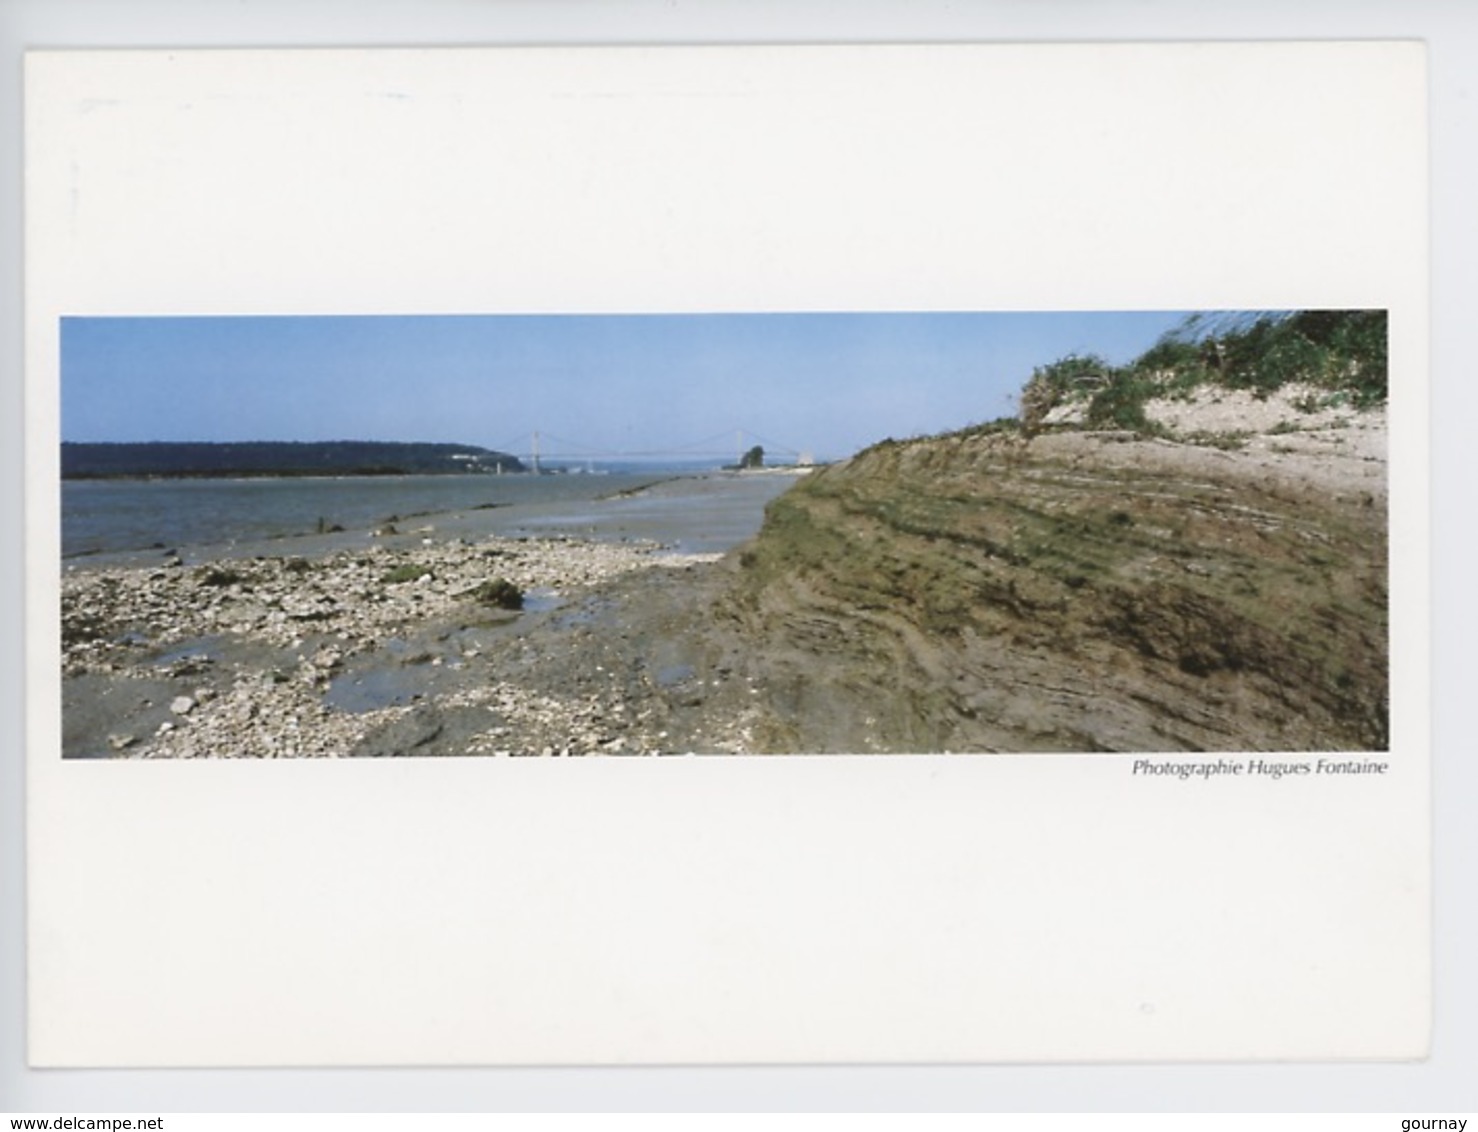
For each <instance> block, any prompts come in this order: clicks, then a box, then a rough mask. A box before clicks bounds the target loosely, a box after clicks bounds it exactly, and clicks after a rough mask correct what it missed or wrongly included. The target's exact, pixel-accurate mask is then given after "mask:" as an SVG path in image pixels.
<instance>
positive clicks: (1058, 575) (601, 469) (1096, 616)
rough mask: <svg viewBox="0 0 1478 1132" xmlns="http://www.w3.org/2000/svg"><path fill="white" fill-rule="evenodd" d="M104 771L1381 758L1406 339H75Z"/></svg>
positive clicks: (1258, 316)
mask: <svg viewBox="0 0 1478 1132" xmlns="http://www.w3.org/2000/svg"><path fill="white" fill-rule="evenodd" d="M60 392H61V437H60V442H61V443H60V470H61V484H60V492H61V516H62V520H61V522H62V529H61V555H62V562H61V609H60V635H61V649H62V721H61V722H62V750H61V755H62V756H63V757H64V758H69V759H159V758H304V757H327V758H337V757H401V756H416V757H423V756H429V757H437V756H442V757H446V756H473V757H524V756H542V757H551V756H594V755H615V756H642V755H689V754H691V755H721V754H738V755H767V754H899V755H903V754H945V753H949V754H993V753H1000V754H1027V753H1037V752H1041V753H1048V752H1063V753H1082V752H1134V753H1140V752H1144V753H1151V752H1155V753H1158V752H1196V751H1209V752H1222V751H1227V752H1229V751H1333V752H1339V751H1384V750H1386V749H1387V747H1388V744H1389V703H1388V700H1389V688H1388V670H1389V651H1390V650H1389V644H1388V602H1387V590H1388V560H1387V554H1388V536H1387V529H1388V527H1387V432H1386V403H1387V317H1386V312H1385V311H1379V310H1376V311H1372V310H1297V311H1149V312H1146V311H1133V312H1123V311H1089V312H1026V313H993V312H982V313H974V312H938V313H786V314H712V315H694V314H673V315H661V314H658V315H486V316H480V315H457V316H424V315H416V316H369V315H366V316H301V317H261V316H252V317H244V316H243V317H179V318H173V317H127V318H123V317H71V318H65V319H63V320H62V323H61V385H60Z"/></svg>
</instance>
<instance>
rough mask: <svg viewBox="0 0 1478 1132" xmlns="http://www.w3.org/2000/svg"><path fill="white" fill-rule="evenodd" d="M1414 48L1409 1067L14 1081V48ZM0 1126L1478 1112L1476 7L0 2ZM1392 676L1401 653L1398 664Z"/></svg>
mask: <svg viewBox="0 0 1478 1132" xmlns="http://www.w3.org/2000/svg"><path fill="white" fill-rule="evenodd" d="M1198 38H1208V39H1310V38H1359V39H1366V38H1419V39H1424V40H1426V41H1427V42H1428V44H1429V48H1430V68H1431V71H1430V73H1431V93H1432V177H1433V191H1432V233H1433V241H1432V269H1433V283H1434V286H1433V296H1432V299H1433V301H1432V308H1431V310H1432V324H1433V355H1432V356H1433V391H1432V408H1433V430H1432V455H1433V461H1434V480H1433V496H1434V508H1435V520H1436V521H1435V523H1434V538H1435V545H1434V549H1433V586H1434V589H1433V600H1434V606H1435V610H1436V613H1435V617H1434V625H1433V648H1434V651H1435V661H1436V665H1435V676H1434V687H1433V698H1434V736H1435V763H1434V778H1435V781H1436V787H1435V795H1436V797H1435V816H1434V830H1435V839H1436V853H1437V856H1436V865H1437V869H1436V890H1437V909H1436V929H1437V932H1436V938H1437V953H1436V978H1437V998H1436V1029H1435V1034H1434V1043H1433V1054H1432V1057H1431V1058H1430V1059H1429V1060H1428V1061H1426V1062H1424V1063H1421V1064H1411V1065H1287V1066H1284V1065H1260V1066H1258V1065H1236V1066H1232V1065H1227V1066H1204V1065H1202V1066H1108V1065H1100V1066H1083V1067H1059V1066H1053V1067H1048V1066H1024V1067H1023V1066H1018V1067H993V1066H980V1067H896V1068H883V1069H879V1068H875V1067H867V1068H857V1067H827V1068H734V1069H661V1068H651V1069H634V1070H615V1069H581V1070H575V1069H558V1070H556V1069H550V1070H527V1069H519V1070H496V1069H479V1070H378V1071H372V1070H270V1071H269V1070H249V1071H248V1070H242V1071H119V1070H109V1071H47V1072H37V1071H31V1070H28V1069H27V1068H26V1064H25V1016H24V1015H25V994H24V989H25V965H24V964H25V954H24V939H25V934H24V882H25V873H24V757H23V755H24V714H25V703H26V700H25V671H24V662H23V648H22V640H21V610H22V604H23V601H24V591H23V565H22V551H21V539H20V536H19V534H18V533H17V532H19V531H21V529H22V518H23V491H22V479H23V472H24V451H23V441H24V429H23V421H22V406H23V397H22V384H23V383H22V371H21V302H22V278H21V247H22V217H21V184H22V166H21V103H20V99H21V80H20V60H21V52H22V51H23V50H24V49H25V48H27V47H123V46H128V47H158V46H247V47H255V46H269V47H270V46H294V45H305V46H315V45H321V46H375V45H403V44H426V45H432V44H463V45H469V44H488V45H495V44H571V43H704V42H727V43H768V42H798V43H828V42H888V41H911V42H920V41H923V42H930V41H950V40H959V41H989V40H1004V41H1030V40H1097V39H1105V40H1186V39H1198ZM0 68H3V73H4V81H3V82H0V154H3V166H0V168H3V174H0V265H3V271H0V320H3V321H0V468H3V473H4V474H3V477H0V523H3V529H5V530H7V531H9V532H11V537H9V538H5V539H3V540H0V617H3V618H4V626H5V629H6V632H5V633H4V634H3V636H0V1110H4V1111H12V1112H41V1113H67V1112H87V1111H93V1112H96V1111H105V1112H106V1111H112V1112H137V1113H150V1112H160V1111H170V1110H173V1111H206V1112H210V1111H228V1112H229V1111H251V1110H275V1111H299V1110H301V1111H311V1110H332V1111H348V1110H400V1111H406V1110H427V1111H435V1110H458V1111H477V1110H491V1111H497V1110H540V1109H553V1110H622V1109H647V1110H683V1109H686V1110H693V1109H698V1110H705V1109H706V1110H745V1109H767V1110H777V1109H779V1110H812V1109H833V1110H835V1109H848V1110H962V1109H966V1110H970V1109H973V1110H985V1111H1013V1110H1015V1111H1023V1110H1025V1111H1030V1110H1052V1111H1063V1110H1069V1111H1070V1110H1084V1111H1112V1110H1167V1111H1173V1110H1181V1111H1217V1110H1227V1111H1238V1110H1249V1111H1250V1110H1315V1111H1332V1110H1339V1111H1391V1112H1403V1113H1409V1114H1412V1115H1416V1114H1419V1113H1440V1112H1443V1111H1461V1110H1466V1111H1472V1110H1473V1109H1475V1108H1478V1084H1475V1081H1474V1074H1473V1073H1472V1066H1473V1065H1475V1064H1478V1022H1475V1015H1478V1009H1475V1007H1478V991H1475V986H1478V981H1475V978H1474V971H1473V967H1472V964H1471V960H1470V959H1469V957H1470V956H1471V955H1473V954H1478V932H1475V922H1478V916H1475V911H1474V902H1473V900H1472V899H1471V894H1472V892H1473V890H1474V880H1475V878H1474V871H1475V870H1474V862H1475V860H1478V852H1475V849H1478V844H1475V843H1478V832H1475V830H1478V823H1475V822H1474V821H1473V800H1474V798H1475V797H1478V790H1475V788H1474V787H1475V776H1478V771H1475V766H1474V759H1473V757H1472V747H1473V744H1472V742H1471V741H1470V739H1469V731H1468V729H1467V728H1466V727H1465V724H1466V720H1465V718H1464V717H1463V716H1462V715H1461V711H1462V709H1463V707H1464V705H1465V701H1466V699H1467V697H1468V694H1469V685H1470V680H1469V677H1470V676H1471V675H1472V664H1471V661H1470V660H1469V653H1468V650H1467V648H1466V639H1467V635H1468V634H1467V631H1468V630H1469V629H1470V628H1471V627H1472V625H1473V611H1474V610H1473V607H1474V594H1473V587H1472V586H1471V583H1470V581H1469V571H1468V570H1467V569H1466V561H1467V560H1468V558H1469V554H1470V552H1471V551H1472V550H1474V549H1475V547H1474V539H1473V536H1472V534H1471V530H1470V528H1468V527H1467V525H1466V524H1465V522H1464V520H1466V519H1467V518H1468V516H1469V515H1471V514H1472V513H1473V508H1472V506H1471V504H1472V498H1473V488H1472V486H1471V485H1472V483H1473V471H1474V469H1473V466H1472V458H1471V455H1470V453H1471V451H1472V446H1471V441H1470V439H1469V438H1468V437H1467V435H1466V429H1465V425H1466V423H1467V422H1469V421H1471V420H1473V419H1475V413H1474V410H1475V408H1478V404H1475V402H1478V385H1475V382H1474V381H1473V378H1472V374H1471V372H1470V369H1471V367H1470V366H1469V365H1467V364H1466V363H1467V361H1468V356H1469V354H1468V349H1467V342H1466V340H1465V339H1466V332H1467V329H1468V326H1469V324H1470V322H1471V315H1470V312H1469V309H1468V308H1469V304H1470V302H1471V298H1472V296H1474V295H1475V294H1478V278H1475V273H1478V246H1475V239H1474V237H1475V223H1478V221H1475V217H1474V213H1473V210H1472V206H1471V202H1472V200H1473V199H1475V195H1478V194H1475V190H1478V179H1475V175H1474V174H1475V160H1474V147H1473V142H1472V139H1474V138H1475V137H1478V104H1475V98H1478V94H1475V87H1478V10H1475V9H1472V8H1470V7H1468V6H1465V5H1462V4H1457V3H1445V2H1441V0H1408V2H1405V3H1400V2H1396V0H1365V2H1359V0H1301V2H1299V3H1294V4H1290V3H1288V2H1287V0H1279V2H1274V0H1250V2H1248V3H1244V4H1240V5H1235V6H1233V5H1224V6H1214V5H1206V4H1202V3H1198V2H1196V0H1161V2H1158V3H1151V2H1148V0H1140V2H1134V0H1104V2H1099V3H1088V2H1076V3H1073V2H1047V3H1038V4H1031V5H1028V4H1025V3H1019V2H1010V0H979V2H976V3H969V4H953V3H948V2H945V0H926V2H914V3H904V2H903V0H873V2H862V3H843V2H842V0H818V2H812V3H797V2H791V3H777V2H765V3H751V4H742V3H738V2H722V3H720V2H710V3H686V2H683V0H670V2H657V0H645V2H639V0H631V2H619V3H596V2H594V0H572V2H568V3H561V4H558V5H537V4H532V3H499V2H487V3H480V4H475V5H474V4H468V3H462V2H457V0H416V2H412V0H378V2H375V3H364V2H363V0H359V2H352V0H295V2H293V0H237V2H231V0H195V2H190V3H184V2H178V0H175V2H170V0H114V2H106V0H90V2H89V0H0ZM1394 660H1395V662H1396V663H1398V664H1399V663H1400V662H1401V658H1400V657H1396V658H1394Z"/></svg>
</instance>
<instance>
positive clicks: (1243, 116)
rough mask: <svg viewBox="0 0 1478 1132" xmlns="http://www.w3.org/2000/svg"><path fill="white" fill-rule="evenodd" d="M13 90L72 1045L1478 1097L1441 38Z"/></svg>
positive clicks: (860, 51)
mask: <svg viewBox="0 0 1478 1132" xmlns="http://www.w3.org/2000/svg"><path fill="white" fill-rule="evenodd" d="M26 72H27V85H26V98H27V151H26V175H27V179H26V206H27V259H26V297H27V313H26V332H27V341H26V370H27V375H26V376H27V412H28V418H27V442H28V452H27V474H28V479H27V503H28V512H27V514H28V520H27V521H28V528H27V547H26V550H27V569H28V608H27V614H28V623H27V657H28V664H29V668H30V679H31V682H32V689H31V692H30V696H29V699H30V711H31V715H30V718H29V720H28V736H29V750H28V791H29V793H28V819H29V830H28V838H29V863H28V869H29V874H28V875H29V894H28V901H29V903H28V931H29V980H30V1013H29V1018H30V1058H31V1062H32V1064H34V1065H37V1066H74V1067H78V1066H329V1065H343V1066H391V1065H407V1066H430V1065H632V1064H669V1065H670V1064H786V1063H791V1064H816V1063H964V1062H974V1063H981V1062H997V1063H1000V1062H1028V1061H1031V1062H1082V1061H1099V1062H1102V1061H1121V1062H1145V1061H1157V1062H1166V1061H1212V1060H1215V1061H1228V1060H1234V1061H1235V1060H1257V1061H1268V1060H1313V1059H1318V1060H1329V1059H1385V1060H1391V1059H1412V1058H1419V1057H1422V1056H1424V1053H1425V1050H1426V1048H1427V1042H1428V1033H1429V1028H1430V1015H1431V985H1430V984H1431V972H1430V958H1429V954H1430V931H1431V924H1430V848H1429V841H1430V820H1429V812H1428V805H1429V802H1428V788H1429V769H1430V767H1429V763H1430V753H1429V735H1428V726H1429V724H1428V718H1427V711H1428V708H1427V695H1428V693H1427V689H1428V684H1429V672H1428V668H1427V664H1428V661H1427V656H1428V648H1427V642H1428V638H1429V608H1428V594H1427V567H1428V549H1427V547H1428V537H1429V532H1428V529H1427V522H1428V520H1427V514H1428V506H1427V501H1428V483H1427V471H1426V463H1425V446H1426V427H1427V422H1426V411H1427V368H1426V367H1427V344H1426V318H1427V305H1426V304H1427V295H1426V278H1427V247H1426V209H1427V188H1426V172H1425V170H1426V153H1425V140H1424V139H1425V128H1426V105H1425V93H1424V89H1425V58H1424V55H1423V52H1422V49H1421V47H1420V46H1419V45H1414V44H1411V43H1394V42H1389V43H1378V42H1367V43H1298V44H1291V43H1261V44H1213V43H1181V44H1154V45H1150V44H1112V45H1108V44H1100V45H1093V44H1075V45H1044V44H1034V45H1011V46H1006V45H984V44H982V45H948V46H945V45H936V46H871V47H804V48H802V47H794V48H769V47H765V48H758V47H756V48H741V47H691V48H559V49H534V48H487V49H471V48H457V49H451V48H448V49H426V50H420V49H403V50H386V49H378V50H303V51H277V50H229V51H163V50H160V51H138V52H135V51H125V52H87V51H41V52H33V53H32V54H30V55H29V56H28V58H27V64H26Z"/></svg>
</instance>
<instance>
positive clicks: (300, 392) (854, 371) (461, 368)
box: [61, 311, 1185, 459]
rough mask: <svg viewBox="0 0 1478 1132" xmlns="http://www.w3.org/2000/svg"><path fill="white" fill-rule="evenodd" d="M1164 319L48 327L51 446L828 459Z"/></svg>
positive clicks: (974, 414) (763, 317) (242, 321)
mask: <svg viewBox="0 0 1478 1132" xmlns="http://www.w3.org/2000/svg"><path fill="white" fill-rule="evenodd" d="M1184 316H1185V312H1174V311H1171V312H1166V311H1160V312H1051V313H1047V312H1044V313H923V314H914V313H887V314H879V313H845V314H730V315H557V316H542V315H528V316H524V315H488V316H478V315H464V316H353V317H338V316H334V317H323V316H303V317H240V318H215V317H208V318H67V319H64V320H63V321H62V379H61V406H62V438H63V439H64V440H72V441H105V440H111V441H146V440H419V441H456V442H461V443H467V444H479V445H484V446H487V447H491V448H504V449H508V450H512V451H514V452H515V453H526V452H527V451H528V447H529V438H530V435H531V434H532V433H533V432H535V431H536V430H537V431H539V432H540V433H541V440H540V445H541V450H542V451H544V452H545V453H546V454H554V453H568V454H571V455H577V456H584V455H596V454H612V455H614V454H622V453H657V452H663V453H673V452H680V451H697V450H700V449H701V450H704V451H706V450H707V449H709V448H713V449H714V450H715V451H722V452H728V451H730V450H731V449H732V448H733V447H734V446H735V442H736V435H735V434H736V432H738V431H740V430H743V432H744V434H745V436H744V439H745V441H746V443H761V444H764V445H765V446H766V448H767V450H769V451H771V452H773V453H774V454H776V455H781V454H784V453H786V452H802V451H803V452H809V453H812V454H814V455H815V456H816V457H818V458H821V459H827V458H835V457H840V456H845V455H847V454H849V453H851V452H854V451H856V450H857V449H859V448H862V447H864V446H866V445H868V444H872V443H874V442H876V441H878V440H882V439H883V438H885V437H889V436H891V437H895V438H902V437H907V436H913V435H918V434H923V433H931V432H940V431H945V430H948V429H954V428H961V427H963V426H965V425H968V424H972V423H976V422H980V421H986V420H991V419H993V418H995V417H998V416H1005V415H1008V414H1011V413H1014V411H1015V402H1014V399H1013V398H1014V394H1015V393H1016V392H1018V391H1019V390H1020V388H1021V386H1022V384H1023V383H1024V382H1025V381H1026V379H1027V378H1029V377H1030V376H1031V372H1032V368H1033V367H1034V366H1037V365H1043V364H1045V363H1047V362H1051V361H1055V360H1056V359H1058V358H1061V357H1064V356H1066V355H1067V354H1070V353H1078V354H1084V353H1096V354H1100V355H1102V356H1103V357H1105V358H1106V359H1108V361H1110V362H1112V363H1116V364H1117V363H1122V362H1126V361H1129V360H1130V359H1132V358H1133V357H1135V356H1136V355H1138V354H1140V353H1142V352H1143V351H1144V350H1145V349H1147V348H1148V347H1149V346H1151V345H1153V344H1154V342H1155V340H1156V339H1157V338H1158V337H1159V336H1160V335H1161V334H1162V333H1163V332H1164V331H1165V330H1167V329H1169V328H1171V327H1173V326H1175V325H1176V324H1178V323H1179V322H1180V321H1181V320H1182V319H1183V318H1184Z"/></svg>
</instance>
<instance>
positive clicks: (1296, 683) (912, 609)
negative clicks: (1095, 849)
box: [715, 432, 1387, 752]
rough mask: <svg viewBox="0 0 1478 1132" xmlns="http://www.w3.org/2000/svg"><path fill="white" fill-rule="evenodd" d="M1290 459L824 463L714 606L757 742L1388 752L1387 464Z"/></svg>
mask: <svg viewBox="0 0 1478 1132" xmlns="http://www.w3.org/2000/svg"><path fill="white" fill-rule="evenodd" d="M1310 470H1311V467H1310V466H1308V465H1305V466H1300V465H1298V464H1297V462H1296V461H1295V462H1293V463H1291V464H1288V465H1287V466H1281V467H1280V466H1277V465H1276V463H1274V464H1269V463H1268V462H1267V461H1258V460H1256V459H1253V458H1252V457H1250V456H1249V455H1247V454H1244V453H1238V452H1227V451H1218V450H1216V449H1212V448H1206V447H1198V446H1195V445H1189V444H1182V443H1172V442H1170V441H1167V440H1163V439H1157V440H1143V439H1137V438H1134V437H1132V436H1129V435H1127V434H1113V433H1107V434H1106V433H1081V432H1071V433H1061V434H1051V435H1044V436H1040V437H1037V438H1035V439H1034V440H1031V441H1022V440H1021V439H1020V438H1018V437H1015V436H1001V435H987V434H984V433H980V432H976V433H969V432H966V433H960V434H955V435H952V436H946V437H938V438H930V439H925V440H919V441H913V442H905V443H894V442H885V443H884V444H881V445H878V446H876V447H874V448H872V449H869V450H867V451H866V452H864V453H862V454H860V455H859V456H857V457H855V458H853V459H852V460H850V461H848V462H847V463H845V464H841V465H837V466H835V467H832V468H828V469H826V470H825V471H823V472H821V473H818V474H816V475H814V476H812V477H810V478H809V479H808V480H806V481H804V482H802V483H800V484H798V485H797V486H796V487H795V488H794V489H793V490H791V491H789V492H787V493H786V494H785V495H784V496H782V497H780V498H779V499H777V500H776V501H775V502H773V503H772V504H771V505H770V507H769V509H768V512H767V518H766V522H765V526H764V530H763V531H762V533H761V535H760V536H759V538H758V539H756V540H755V541H754V542H753V543H752V544H750V545H749V546H748V547H747V548H746V549H745V550H744V551H743V553H742V555H741V557H740V564H739V569H738V573H737V576H736V577H735V578H734V580H733V582H732V585H731V587H730V589H729V591H728V593H727V594H726V596H724V597H723V598H722V599H721V600H720V602H719V604H718V607H717V608H718V609H719V610H720V611H721V613H720V614H719V615H717V616H716V617H715V630H716V631H718V630H719V629H722V630H723V631H725V632H727V633H729V634H732V638H733V639H735V640H738V641H741V642H743V645H742V648H741V650H740V651H741V655H742V657H743V658H747V660H741V662H740V663H742V664H745V665H747V667H748V669H749V675H750V676H751V677H752V678H753V682H754V683H756V684H758V685H759V686H760V687H762V688H763V689H764V706H765V709H766V710H765V715H764V719H763V721H762V722H760V723H758V724H756V725H754V726H753V727H752V736H753V738H752V742H753V744H754V747H755V748H757V749H761V750H771V751H787V750H813V751H859V752H860V751H1035V750H1063V751H1092V750H1115V751H1127V750H1135V751H1161V750H1238V749H1246V750H1312V749H1328V750H1356V749H1368V750H1378V749H1384V748H1385V746H1386V745H1387V613H1386V609H1387V594H1386V585H1387V581H1386V580H1387V567H1386V561H1387V558H1386V529H1387V528H1386V513H1385V495H1384V478H1383V476H1384V466H1383V463H1382V464H1381V466H1379V467H1377V468H1375V469H1374V472H1375V474H1374V475H1372V469H1371V467H1370V466H1369V461H1368V460H1367V461H1366V464H1365V465H1363V466H1361V467H1360V468H1359V469H1357V470H1358V471H1359V472H1360V475H1359V476H1355V477H1343V478H1342V477H1340V476H1338V475H1336V476H1334V477H1330V476H1328V475H1322V476H1319V475H1310V474H1306V473H1308V472H1309V471H1310ZM1313 470H1319V469H1313ZM1345 488H1347V490H1346V489H1345Z"/></svg>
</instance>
